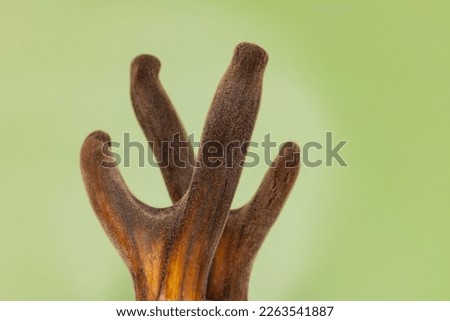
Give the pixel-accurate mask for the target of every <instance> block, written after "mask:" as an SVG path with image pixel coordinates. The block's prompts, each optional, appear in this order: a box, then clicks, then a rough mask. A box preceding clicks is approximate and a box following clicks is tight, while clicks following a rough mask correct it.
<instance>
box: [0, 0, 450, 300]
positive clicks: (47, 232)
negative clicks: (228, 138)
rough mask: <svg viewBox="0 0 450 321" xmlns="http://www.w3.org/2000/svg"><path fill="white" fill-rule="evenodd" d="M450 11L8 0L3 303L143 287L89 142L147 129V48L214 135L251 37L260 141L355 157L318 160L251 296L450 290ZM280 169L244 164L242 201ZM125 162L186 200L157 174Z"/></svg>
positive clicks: (3, 31)
mask: <svg viewBox="0 0 450 321" xmlns="http://www.w3.org/2000/svg"><path fill="white" fill-rule="evenodd" d="M449 16H450V4H449V2H448V1H446V0H443V1H437V0H434V1H433V0H431V1H406V0H404V1H400V0H396V1H387V0H383V1H380V0H377V1H372V0H370V1H353V0H348V1H339V0H338V1H328V0H319V1H313V0H310V1H261V0H259V1H235V0H233V1H132V2H124V1H77V2H73V1H50V0H48V1H5V0H3V1H1V2H0V43H1V45H0V48H1V49H0V58H1V59H0V88H1V89H0V90H1V91H0V92H1V94H0V126H1V127H0V131H1V136H0V137H1V143H0V144H1V158H0V162H1V163H0V164H1V168H2V170H1V173H0V179H1V183H0V195H1V196H0V197H1V202H0V238H1V239H0V240H1V242H0V253H1V261H0V262H1V263H0V299H3V300H131V299H133V292H132V285H131V281H130V277H129V275H128V272H127V270H126V268H125V266H124V264H123V263H122V261H121V259H120V258H119V255H118V254H117V253H116V251H115V249H114V248H113V246H112V245H111V244H110V242H109V240H108V239H107V238H106V236H105V234H104V232H103V230H102V229H101V227H100V224H99V223H98V222H97V220H96V218H95V216H94V213H93V211H92V209H91V207H90V204H89V202H88V199H87V196H86V194H85V191H84V186H83V183H82V180H81V175H80V170H79V163H78V162H79V150H80V146H81V143H82V141H83V140H84V138H85V137H86V135H88V134H89V133H90V132H91V131H93V130H95V129H102V130H105V131H107V132H108V133H109V134H110V135H111V136H112V138H113V139H116V140H118V141H120V139H122V137H123V133H124V132H130V133H132V138H134V139H135V140H140V141H142V142H143V141H144V136H143V134H142V133H141V131H140V128H139V127H138V124H137V121H136V120H135V116H134V114H133V112H132V109H131V104H130V100H129V93H128V90H129V63H130V62H131V60H132V59H133V57H135V56H136V55H138V54H141V53H151V54H154V55H156V56H157V57H159V58H160V60H161V62H162V70H161V79H162V82H163V84H164V86H165V87H166V90H167V91H168V93H169V95H170V96H171V98H172V101H173V102H174V104H175V106H176V108H177V110H178V112H179V114H180V117H181V118H182V120H183V121H184V124H185V126H186V128H187V130H188V132H195V133H196V136H197V137H199V136H200V134H201V129H202V126H203V121H204V119H205V116H206V112H207V110H208V107H209V103H210V101H211V98H212V95H213V93H214V90H215V87H216V85H217V83H218V81H219V79H220V78H221V76H222V73H223V72H224V70H225V68H226V66H227V65H228V63H229V61H230V58H231V54H232V52H233V48H234V46H235V45H236V44H237V43H239V42H241V41H250V42H254V43H257V44H259V45H260V46H262V47H263V48H265V49H266V51H267V52H268V53H269V55H270V62H269V65H268V68H267V72H266V78H265V83H264V95H263V101H262V105H261V111H260V114H259V118H258V121H257V125H256V128H255V132H254V135H253V138H254V140H261V139H262V138H263V136H264V134H266V133H268V132H271V134H272V138H273V139H275V140H276V141H278V142H282V141H286V140H294V141H296V142H298V143H299V144H304V143H306V142H308V141H313V140H314V141H319V142H324V140H325V132H326V131H333V133H334V138H335V139H336V140H349V142H348V143H347V145H346V146H345V147H344V148H343V149H342V156H343V157H344V159H345V160H346V161H347V163H348V164H349V167H346V168H344V167H339V166H333V167H324V166H322V167H318V168H307V167H303V168H302V171H301V174H300V177H299V180H298V181H297V185H296V187H295V189H294V191H293V192H292V194H291V197H290V199H289V200H288V203H287V204H286V206H285V208H284V210H283V212H282V214H281V216H280V218H279V220H278V221H277V223H276V225H275V226H274V228H273V230H272V231H271V233H270V235H269V237H268V238H267V239H266V242H265V244H264V245H263V247H262V250H261V251H260V253H259V256H258V258H257V261H256V263H255V267H254V270H253V274H252V281H251V289H250V299H253V300H450V272H449V271H450V257H449V255H448V253H449V248H450V233H449V229H450V216H449V214H450V206H449V200H448V198H449V196H448V192H449V191H450V183H449V182H450V170H449V168H450V166H449V164H448V163H449V158H450V151H449V150H450V149H449V147H448V139H449V138H450V135H449V129H448V122H449V119H450V112H449V109H450V108H449V107H450V90H449V86H450V65H449V63H448V58H449V57H450V41H449V39H450V19H449ZM257 152H258V153H260V155H261V151H260V150H257ZM315 156H318V157H319V156H323V155H322V154H320V153H316V154H315ZM136 158H137V157H134V159H136ZM266 169H267V167H266V166H265V165H261V166H258V167H256V168H252V169H245V171H244V173H243V176H242V179H241V183H240V186H239V188H238V191H237V196H236V198H235V201H234V204H235V205H234V206H239V205H241V204H243V203H244V202H246V201H247V200H248V199H249V198H250V197H251V195H252V194H253V192H254V191H255V189H256V187H257V185H258V183H259V181H260V179H261V178H262V176H263V174H264V172H265V171H266ZM122 173H123V175H124V176H125V179H126V181H127V182H128V184H129V186H130V188H131V189H132V190H133V192H134V193H135V194H136V195H137V196H138V197H139V198H141V199H142V200H143V201H145V202H147V203H149V204H151V205H153V206H167V205H169V204H170V201H169V198H168V196H167V192H166V190H165V186H164V183H163V180H162V178H161V175H160V172H159V170H158V169H156V168H150V169H149V168H138V167H137V166H133V167H132V168H126V169H124V168H122Z"/></svg>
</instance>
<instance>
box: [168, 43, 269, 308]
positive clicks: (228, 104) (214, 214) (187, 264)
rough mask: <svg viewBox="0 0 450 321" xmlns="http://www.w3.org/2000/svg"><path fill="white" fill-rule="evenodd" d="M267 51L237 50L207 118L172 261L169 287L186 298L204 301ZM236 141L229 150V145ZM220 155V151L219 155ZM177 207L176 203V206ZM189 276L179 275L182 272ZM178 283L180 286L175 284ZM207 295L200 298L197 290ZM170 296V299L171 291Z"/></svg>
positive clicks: (245, 46) (251, 124)
mask: <svg viewBox="0 0 450 321" xmlns="http://www.w3.org/2000/svg"><path fill="white" fill-rule="evenodd" d="M266 63H267V54H266V53H265V52H264V50H263V49H261V48H260V47H258V46H256V45H253V44H249V43H242V44H240V45H238V46H237V47H236V49H235V52H234V56H233V59H232V61H231V64H230V66H229V67H228V69H227V71H226V72H225V75H224V76H223V78H222V80H221V82H220V84H219V86H218V88H217V91H216V94H215V97H214V99H213V102H212V104H211V108H210V110H209V112H208V116H207V119H206V122H205V127H204V130H203V135H202V139H201V148H200V152H199V157H198V161H199V162H198V163H199V166H198V167H196V168H195V169H194V174H193V177H192V182H191V185H190V188H189V190H188V192H187V193H186V195H185V196H184V197H183V199H182V200H180V203H182V204H183V206H184V209H183V215H182V216H183V218H182V221H183V223H182V228H181V233H180V234H179V235H178V238H179V240H184V242H181V241H178V242H175V243H176V246H175V247H174V248H172V249H171V253H178V255H176V256H173V257H171V258H170V259H171V260H173V263H169V264H168V271H167V279H166V288H167V289H170V287H169V284H171V285H172V287H173V288H177V287H181V288H182V289H183V292H184V293H185V295H186V296H187V297H191V298H192V297H194V298H195V299H204V295H205V294H206V282H207V278H208V272H209V268H210V264H211V261H212V258H213V256H214V251H215V249H216V247H217V244H218V242H219V239H220V236H221V234H222V230H223V227H224V225H225V223H226V219H227V217H228V212H229V209H230V206H231V201H232V199H233V196H234V193H235V191H236V187H237V184H238V180H239V176H240V173H241V170H242V166H241V165H242V164H241V162H243V160H244V157H245V154H246V145H245V143H246V142H247V141H248V140H249V139H250V137H251V134H252V132H253V127H254V124H255V120H256V115H257V112H258V107H259V102H260V96H261V89H262V78H263V73H264V69H265V66H266ZM230 143H232V144H234V147H235V148H234V149H232V150H231V151H230V152H228V150H227V149H228V148H226V147H227V146H230V145H229V144H230ZM211 145H214V147H216V149H219V153H220V152H222V155H220V156H221V157H222V159H223V160H224V161H223V162H221V163H220V164H216V165H217V166H216V165H213V164H208V156H209V155H210V154H209V148H210V147H211ZM216 155H217V154H216ZM175 206H176V205H175ZM180 270H181V271H185V272H184V273H185V277H184V278H183V279H179V278H178V277H177V274H178V273H179V271H180ZM177 285H178V286H177ZM199 293H200V294H202V295H203V297H201V298H199V297H198V294H199ZM167 297H172V294H171V293H167Z"/></svg>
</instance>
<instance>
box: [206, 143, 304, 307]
mask: <svg viewBox="0 0 450 321" xmlns="http://www.w3.org/2000/svg"><path fill="white" fill-rule="evenodd" d="M299 155H300V149H299V147H298V146H297V145H296V144H295V143H285V144H284V145H283V146H282V147H281V149H280V152H279V154H278V156H277V157H276V159H275V160H274V162H273V163H272V166H271V168H270V169H269V170H268V171H267V173H266V175H265V177H264V179H263V181H262V183H261V185H260V186H259V188H258V190H257V192H256V193H255V195H254V196H253V198H252V199H251V200H250V202H248V203H247V204H246V205H245V206H243V207H242V208H240V209H236V210H233V211H231V213H230V216H229V218H228V222H227V225H226V227H225V230H224V232H223V234H222V237H221V239H220V243H219V245H218V248H217V250H216V254H215V256H214V260H213V263H212V266H211V271H210V275H209V281H208V289H207V299H209V300H247V292H248V283H249V280H250V272H251V268H252V266H253V262H254V259H255V257H256V254H257V252H258V250H259V248H260V247H261V245H262V243H263V241H264V238H265V237H266V235H267V233H268V232H269V230H270V228H271V227H272V225H273V223H274V222H275V220H276V219H277V217H278V215H279V213H280V210H281V208H282V207H283V205H284V203H285V201H286V199H287V197H288V195H289V193H290V191H291V189H292V187H293V185H294V183H295V180H296V178H297V175H298V173H299V169H300V167H299V165H300V156H299Z"/></svg>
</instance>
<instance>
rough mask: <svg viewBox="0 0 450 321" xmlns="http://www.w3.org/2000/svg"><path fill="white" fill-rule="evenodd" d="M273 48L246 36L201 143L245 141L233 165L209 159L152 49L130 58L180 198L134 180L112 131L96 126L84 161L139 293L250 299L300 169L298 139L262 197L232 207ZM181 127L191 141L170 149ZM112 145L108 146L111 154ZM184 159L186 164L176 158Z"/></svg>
mask: <svg viewBox="0 0 450 321" xmlns="http://www.w3.org/2000/svg"><path fill="white" fill-rule="evenodd" d="M267 60H268V56H267V54H266V52H265V51H264V50H263V49H262V48H260V47H258V46H256V45H254V44H251V43H241V44H239V45H238V46H237V47H236V49H235V51H234V56H233V58H232V61H231V64H230V65H229V67H228V69H227V70H226V72H225V75H224V76H223V78H222V80H221V81H220V84H219V86H218V88H217V91H216V94H215V96H214V99H213V101H212V105H211V108H210V110H209V112H208V116H207V118H206V122H205V126H204V129H203V134H202V138H201V145H200V146H205V144H207V143H208V142H218V143H219V144H221V146H226V145H228V144H229V143H230V142H237V143H238V145H239V146H241V148H238V149H233V152H232V155H231V156H232V163H231V166H230V164H229V163H228V162H223V163H220V164H219V166H206V165H205V164H204V162H202V161H199V160H202V158H203V156H204V153H205V151H204V149H203V148H200V149H199V154H198V156H197V158H196V157H195V156H194V151H193V148H192V146H191V145H190V144H189V143H188V139H187V135H186V131H185V129H184V127H183V125H182V123H181V121H180V119H179V118H178V116H177V114H176V111H175V109H174V108H173V106H172V104H171V102H170V100H169V98H168V96H167V94H166V93H165V91H164V89H163V87H162V85H161V83H160V81H159V79H158V74H159V69H160V62H159V60H158V59H157V58H155V57H153V56H150V55H141V56H138V57H136V58H135V59H134V60H133V62H132V65H131V100H132V104H133V107H134V111H135V113H136V116H137V119H138V121H139V123H140V125H141V127H142V130H143V131H144V133H145V136H146V138H147V140H148V141H149V142H152V143H154V144H152V146H153V153H154V154H155V157H156V159H157V160H159V161H161V160H165V161H166V164H167V166H164V167H162V168H161V171H162V175H163V177H164V181H165V183H166V186H167V189H168V191H169V194H170V197H171V200H172V202H173V205H172V206H170V207H167V208H160V209H158V208H153V207H151V206H148V205H146V204H144V203H142V202H141V201H139V200H138V199H137V198H136V197H135V196H133V194H132V193H131V192H130V191H129V189H128V188H127V186H126V184H125V182H124V181H123V179H122V176H121V175H120V172H119V170H118V168H117V167H116V166H112V167H111V166H102V161H104V159H105V157H108V156H111V154H110V153H109V150H108V149H107V148H106V149H105V148H104V147H105V146H109V145H108V144H109V143H110V138H109V136H108V135H107V134H106V133H104V132H101V131H96V132H93V133H92V134H90V135H89V136H88V137H87V138H86V140H85V141H84V143H83V146H82V150H81V171H82V175H83V179H84V182H85V186H86V189H87V192H88V195H89V198H90V201H91V203H92V206H93V208H94V210H95V213H96V215H97V217H98V219H99V221H100V223H101V225H102V226H103V228H104V229H105V231H106V233H107V235H108V236H109V238H110V239H111V241H112V242H113V244H114V246H115V247H116V248H117V249H118V251H119V253H120V255H121V256H122V258H123V260H124V261H125V263H126V265H127V267H128V269H129V270H130V273H131V276H132V278H133V282H134V289H135V294H136V299H137V300H205V299H207V300H247V293H248V283H249V278H250V271H251V268H252V265H253V261H254V259H255V257H256V254H257V251H258V250H259V248H260V246H261V244H262V242H263V240H264V238H265V236H266V235H267V233H268V231H269V229H270V228H271V227H272V225H273V223H274V222H275V220H276V218H277V217H278V215H279V212H280V210H281V208H282V206H283V204H284V202H285V201H286V199H287V196H288V194H289V192H290V190H291V188H292V186H293V184H294V182H295V180H296V178H297V175H298V172H299V164H300V156H299V147H298V146H297V145H296V144H295V143H292V142H289V143H285V144H284V145H283V146H282V147H281V149H280V152H279V154H278V156H277V157H276V159H275V160H274V162H273V164H272V166H271V168H269V170H268V172H267V173H266V175H265V177H264V179H263V181H262V183H261V185H260V186H259V188H258V190H257V192H256V193H255V195H254V196H253V198H252V199H251V200H250V201H249V202H248V203H247V204H246V205H244V206H243V207H241V208H239V209H234V210H230V207H231V202H232V200H233V197H234V194H235V191H236V188H237V185H238V181H239V178H240V175H241V171H242V166H241V164H242V163H243V161H244V158H245V155H246V151H247V143H248V141H249V140H250V138H251V134H252V132H253V128H254V124H255V121H256V116H257V113H258V108H259V104H260V99H261V90H262V81H263V74H264V70H265V67H266V64H267ZM175 135H178V136H179V138H180V141H184V142H187V144H188V145H187V148H176V146H175V148H169V149H168V150H163V148H162V147H161V146H163V145H162V144H161V142H164V141H166V142H167V141H172V140H173V137H174V136H175ZM105 150H106V155H105V154H104V152H105ZM174 159H182V160H185V161H186V166H184V167H181V166H177V164H176V163H175V162H174V161H173V160H174Z"/></svg>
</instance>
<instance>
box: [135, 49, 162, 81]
mask: <svg viewBox="0 0 450 321" xmlns="http://www.w3.org/2000/svg"><path fill="white" fill-rule="evenodd" d="M160 69H161V62H160V61H159V59H158V58H156V57H155V56H152V55H139V56H137V57H136V58H134V59H133V61H132V62H131V75H132V78H135V77H139V76H143V75H150V76H153V77H156V76H158V73H159V70H160Z"/></svg>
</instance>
